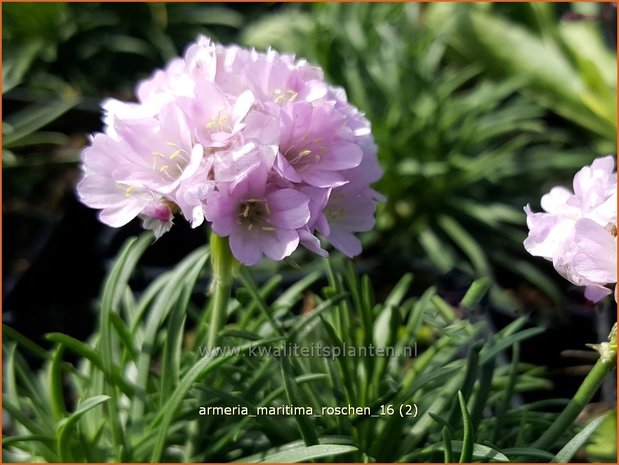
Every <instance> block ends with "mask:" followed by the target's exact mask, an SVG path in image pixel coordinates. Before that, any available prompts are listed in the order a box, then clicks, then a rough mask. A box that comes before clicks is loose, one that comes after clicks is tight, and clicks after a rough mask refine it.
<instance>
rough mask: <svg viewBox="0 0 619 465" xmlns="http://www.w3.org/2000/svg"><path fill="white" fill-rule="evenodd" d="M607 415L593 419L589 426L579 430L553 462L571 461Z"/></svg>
mask: <svg viewBox="0 0 619 465" xmlns="http://www.w3.org/2000/svg"><path fill="white" fill-rule="evenodd" d="M606 417H607V415H601V416H599V417H597V418H595V419H593V420H591V421H590V422H589V423H588V424H587V426H585V427H584V428H583V429H582V430H580V431H579V432H578V434H577V435H576V436H574V437H573V438H572V439H570V440H569V442H568V443H567V444H566V445H565V446H563V448H562V449H561V450H560V451H559V452H557V455H555V456H554V458H553V459H552V460H551V462H553V463H567V462H569V461H570V460H571V459H572V457H573V456H574V454H575V453H576V452H577V451H578V449H580V448H581V447H582V446H584V445H585V443H586V442H587V440H588V439H589V437H590V436H591V435H592V434H593V433H594V432H595V430H596V429H598V427H599V426H600V425H601V424H602V422H603V421H604V420H605V419H606Z"/></svg>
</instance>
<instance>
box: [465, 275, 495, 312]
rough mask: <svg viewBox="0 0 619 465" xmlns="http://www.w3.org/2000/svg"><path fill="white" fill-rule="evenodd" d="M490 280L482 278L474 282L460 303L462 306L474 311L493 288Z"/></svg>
mask: <svg viewBox="0 0 619 465" xmlns="http://www.w3.org/2000/svg"><path fill="white" fill-rule="evenodd" d="M491 284H492V283H491V281H490V278H480V279H478V280H476V281H474V282H473V283H472V284H471V286H470V287H469V289H468V291H466V294H464V297H462V300H461V301H460V305H461V306H462V307H463V308H466V309H472V308H475V307H477V305H479V302H480V301H481V299H483V297H484V296H485V295H486V293H487V292H488V289H489V288H490V286H491Z"/></svg>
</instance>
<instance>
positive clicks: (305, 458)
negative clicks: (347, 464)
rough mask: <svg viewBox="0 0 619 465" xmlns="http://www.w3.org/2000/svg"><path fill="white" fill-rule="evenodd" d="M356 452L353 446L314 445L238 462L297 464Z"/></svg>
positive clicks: (267, 453)
mask: <svg viewBox="0 0 619 465" xmlns="http://www.w3.org/2000/svg"><path fill="white" fill-rule="evenodd" d="M356 450H358V449H357V448H356V447H355V446H346V445H339V444H316V445H313V446H306V447H299V448H297V449H291V450H286V451H283V452H275V453H269V452H268V451H267V452H265V453H264V457H263V458H262V459H261V460H248V459H247V458H243V459H240V460H238V462H241V463H299V462H309V461H310V460H315V459H320V458H323V457H331V456H335V455H342V454H347V453H349V452H355V451H356Z"/></svg>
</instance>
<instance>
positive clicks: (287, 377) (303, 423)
mask: <svg viewBox="0 0 619 465" xmlns="http://www.w3.org/2000/svg"><path fill="white" fill-rule="evenodd" d="M281 367H282V378H283V379H284V385H285V386H286V397H287V398H288V402H289V403H290V405H295V406H303V405H304V403H303V401H302V399H301V392H300V391H299V386H298V385H297V383H296V377H295V374H294V372H293V368H292V364H291V362H290V360H289V358H288V357H282V358H281ZM295 419H296V420H297V424H298V426H299V431H300V432H301V436H302V437H303V440H304V441H305V445H306V446H313V445H314V444H318V436H317V435H316V427H315V426H314V425H313V424H312V421H311V420H310V418H308V417H307V416H305V415H296V416H295Z"/></svg>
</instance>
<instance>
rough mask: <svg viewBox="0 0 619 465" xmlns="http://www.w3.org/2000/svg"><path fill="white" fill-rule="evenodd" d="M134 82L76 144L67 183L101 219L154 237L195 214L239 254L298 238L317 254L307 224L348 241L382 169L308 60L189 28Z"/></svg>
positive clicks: (283, 246)
mask: <svg viewBox="0 0 619 465" xmlns="http://www.w3.org/2000/svg"><path fill="white" fill-rule="evenodd" d="M136 93H137V98H138V102H137V103H130V102H120V101H118V100H113V99H108V100H106V101H105V102H104V104H103V108H104V113H105V114H104V133H103V134H97V135H95V136H94V137H93V138H92V142H91V145H90V146H89V147H87V148H86V149H85V150H84V151H83V154H82V160H83V170H84V177H83V179H82V180H81V182H80V183H79V185H78V194H79V196H80V199H81V200H82V201H83V202H84V203H85V204H86V205H88V206H90V207H92V208H98V209H101V210H102V211H101V214H100V218H101V221H103V222H105V223H106V224H108V225H110V226H113V227H118V226H122V225H124V224H126V223H127V222H129V221H131V220H132V219H134V218H136V217H139V218H141V219H142V221H143V226H144V227H145V228H147V229H152V230H153V231H154V232H155V235H156V236H157V237H159V236H161V235H162V234H164V233H165V232H167V231H168V230H169V229H170V228H171V227H172V224H173V212H180V214H182V216H184V217H185V218H186V220H187V221H189V222H190V223H191V225H192V227H197V226H199V225H200V224H202V223H203V222H204V220H205V219H206V220H207V221H208V222H210V223H211V227H212V229H213V231H215V233H217V234H220V235H222V236H229V237H230V246H231V249H232V252H233V253H234V255H235V256H236V257H237V258H238V259H239V260H240V261H242V262H243V263H245V264H247V265H253V264H256V263H258V262H259V261H260V259H261V258H262V257H263V256H266V257H268V258H270V259H273V260H281V259H282V258H284V257H286V256H289V255H290V254H291V253H292V252H293V251H294V250H295V249H296V248H297V247H298V246H299V244H302V245H303V246H305V247H306V248H308V249H309V250H311V251H313V252H315V253H317V254H319V255H322V256H324V255H327V252H326V250H325V249H324V248H323V247H322V245H321V243H320V238H319V237H318V233H321V234H322V235H323V236H324V237H325V239H326V240H327V241H329V242H331V243H332V244H333V245H334V246H335V247H336V248H337V249H339V250H341V251H343V252H344V253H345V254H347V255H349V256H353V255H357V254H359V253H360V252H361V243H360V242H359V240H358V239H357V238H356V237H355V234H356V233H358V232H363V231H367V230H369V229H371V228H372V227H373V225H374V212H375V209H376V202H377V201H379V200H381V196H380V195H379V194H378V193H376V192H375V191H373V190H372V189H371V187H370V184H371V183H373V182H375V181H377V180H378V179H379V178H380V177H381V175H382V171H381V170H380V167H379V166H378V163H377V158H376V146H375V144H374V141H373V139H372V135H371V131H370V123H369V122H368V121H367V119H366V118H365V117H364V116H363V114H361V113H360V112H359V111H358V110H357V109H356V108H354V107H353V106H352V105H350V104H349V103H348V102H347V101H346V94H345V92H344V91H343V90H342V89H335V88H332V87H330V86H329V85H328V84H327V83H325V82H324V79H323V73H322V70H321V69H320V68H318V67H315V66H311V65H309V64H308V63H307V62H305V61H303V60H297V59H296V58H295V57H294V56H292V55H282V54H279V53H277V52H275V51H273V50H269V51H267V52H266V53H260V52H257V51H256V50H248V49H243V48H240V47H237V46H227V47H226V46H222V45H216V44H214V43H213V42H212V41H211V40H210V39H208V38H206V37H200V38H199V39H198V40H197V42H196V43H194V44H192V45H191V46H189V48H188V49H187V52H186V53H185V55H184V57H182V58H175V59H174V60H172V61H171V62H170V63H169V64H168V65H167V66H166V68H165V69H164V70H158V71H155V72H154V73H153V75H152V76H151V77H150V78H148V79H147V80H145V81H143V82H141V83H139V84H138V86H137V91H136Z"/></svg>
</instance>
